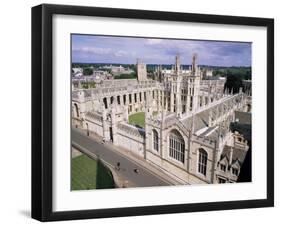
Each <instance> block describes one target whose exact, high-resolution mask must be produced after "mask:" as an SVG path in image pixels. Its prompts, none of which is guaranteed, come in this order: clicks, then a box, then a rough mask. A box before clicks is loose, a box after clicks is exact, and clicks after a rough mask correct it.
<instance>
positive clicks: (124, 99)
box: [123, 95, 126, 104]
mask: <svg viewBox="0 0 281 226" xmlns="http://www.w3.org/2000/svg"><path fill="white" fill-rule="evenodd" d="M123 102H124V104H126V95H123Z"/></svg>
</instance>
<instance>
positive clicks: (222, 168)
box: [220, 164, 226, 172]
mask: <svg viewBox="0 0 281 226" xmlns="http://www.w3.org/2000/svg"><path fill="white" fill-rule="evenodd" d="M220 168H221V171H223V172H225V171H226V166H225V165H224V164H221V165H220Z"/></svg>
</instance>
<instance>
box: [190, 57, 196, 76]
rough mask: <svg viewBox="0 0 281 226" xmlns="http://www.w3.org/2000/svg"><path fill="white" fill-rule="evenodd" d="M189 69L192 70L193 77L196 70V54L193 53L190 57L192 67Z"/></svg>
mask: <svg viewBox="0 0 281 226" xmlns="http://www.w3.org/2000/svg"><path fill="white" fill-rule="evenodd" d="M191 69H192V74H193V75H195V72H196V70H197V54H196V53H194V54H193V55H192V67H191Z"/></svg>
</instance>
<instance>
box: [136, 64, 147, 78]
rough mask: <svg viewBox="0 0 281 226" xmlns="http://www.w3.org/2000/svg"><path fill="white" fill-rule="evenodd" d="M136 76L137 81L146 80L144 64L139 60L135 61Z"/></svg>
mask: <svg viewBox="0 0 281 226" xmlns="http://www.w3.org/2000/svg"><path fill="white" fill-rule="evenodd" d="M137 76H138V81H145V80H147V72H146V64H145V63H143V62H141V61H140V60H139V59H138V60H137Z"/></svg>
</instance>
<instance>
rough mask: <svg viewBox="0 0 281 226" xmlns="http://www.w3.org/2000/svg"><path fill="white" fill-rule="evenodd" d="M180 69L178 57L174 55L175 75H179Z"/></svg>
mask: <svg viewBox="0 0 281 226" xmlns="http://www.w3.org/2000/svg"><path fill="white" fill-rule="evenodd" d="M180 67H181V64H180V55H176V63H175V71H176V73H179V71H180Z"/></svg>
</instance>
